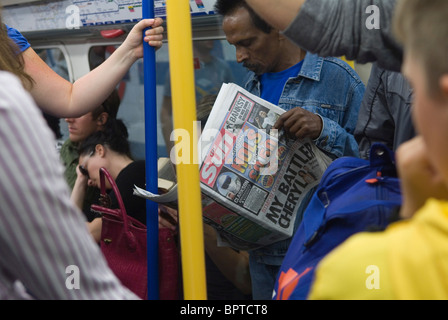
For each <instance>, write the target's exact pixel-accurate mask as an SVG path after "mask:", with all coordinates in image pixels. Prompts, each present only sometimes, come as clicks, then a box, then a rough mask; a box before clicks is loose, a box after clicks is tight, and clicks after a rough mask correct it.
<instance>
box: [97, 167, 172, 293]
mask: <svg viewBox="0 0 448 320" xmlns="http://www.w3.org/2000/svg"><path fill="white" fill-rule="evenodd" d="M106 178H107V180H108V181H109V184H110V185H111V187H112V190H113V192H114V193H115V196H116V198H117V201H118V204H119V208H118V209H111V208H107V207H104V206H100V205H95V204H94V205H92V210H93V211H96V212H100V213H101V214H102V227H101V242H100V246H101V251H102V252H103V255H104V257H105V258H106V260H107V263H108V265H109V267H110V268H111V270H112V271H113V272H114V273H115V275H116V276H117V278H118V279H119V280H120V281H121V283H122V284H123V285H124V286H126V287H127V288H128V289H129V290H131V291H132V292H134V293H135V294H136V295H137V296H138V297H140V298H142V299H147V297H148V286H147V285H148V283H147V282H148V271H147V270H148V269H147V255H146V253H147V251H146V250H147V245H146V232H147V229H146V225H144V224H143V223H141V222H140V221H138V220H136V219H134V218H133V217H130V216H128V215H127V213H126V209H125V206H124V204H123V200H122V198H121V194H120V191H119V190H118V187H117V185H116V183H115V181H114V179H113V178H112V177H111V175H110V174H109V172H108V171H107V170H106V169H105V168H101V169H100V185H101V195H102V196H106V183H105V179H106ZM158 239H159V244H158V246H159V299H160V300H176V299H178V298H179V282H180V281H179V254H178V250H177V245H176V241H175V237H174V234H173V232H172V230H170V229H168V228H163V229H159V238H158Z"/></svg>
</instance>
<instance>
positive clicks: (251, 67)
mask: <svg viewBox="0 0 448 320" xmlns="http://www.w3.org/2000/svg"><path fill="white" fill-rule="evenodd" d="M243 67H244V68H246V69H249V70H250V71H252V72H253V73H255V74H256V75H261V74H263V73H264V72H263V70H262V68H261V66H260V65H259V64H250V63H243Z"/></svg>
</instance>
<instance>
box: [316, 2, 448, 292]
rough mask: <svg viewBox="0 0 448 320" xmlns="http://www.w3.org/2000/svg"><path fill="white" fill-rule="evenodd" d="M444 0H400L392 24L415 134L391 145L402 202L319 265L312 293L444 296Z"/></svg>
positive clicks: (447, 119) (447, 209)
mask: <svg viewBox="0 0 448 320" xmlns="http://www.w3.org/2000/svg"><path fill="white" fill-rule="evenodd" d="M447 16H448V2H447V1H445V0H431V1H427V0H406V1H404V0H401V1H399V5H398V6H397V12H396V16H395V29H396V30H397V35H398V38H399V39H400V40H401V41H402V43H403V45H404V50H405V59H404V64H403V73H404V74H405V76H406V77H407V78H408V79H409V81H410V83H411V84H412V87H413V89H414V105H413V120H414V122H415V126H416V129H417V131H418V132H419V134H420V136H418V137H416V138H414V139H412V140H410V141H408V142H406V143H404V144H403V145H402V146H401V147H400V148H399V149H398V151H397V167H398V172H399V176H400V178H401V181H402V192H403V205H402V208H401V210H400V217H401V218H402V219H403V221H400V222H396V223H394V224H392V225H391V226H389V227H388V228H387V229H386V230H385V231H384V232H380V233H360V234H358V235H355V236H352V237H351V238H349V239H348V240H347V241H346V242H345V243H344V244H342V245H341V246H340V247H338V248H337V249H336V250H335V251H333V252H332V253H330V254H329V255H328V256H327V257H326V258H325V259H324V260H322V262H321V264H320V265H319V266H318V269H317V273H316V278H315V279H316V280H315V283H314V285H313V287H312V289H311V294H310V298H311V299H382V300H391V299H397V300H398V299H400V300H415V299H419V300H423V299H429V300H433V299H434V300H435V299H443V300H446V299H448V285H447V283H448V282H447V278H448V246H447V244H448V166H447V164H448V153H447V148H445V144H446V141H447V139H448V114H447V111H448V62H447V61H448V60H447V59H446V56H447V54H448V44H447V42H446V41H445V40H446V39H447V37H448V23H447V20H446V17H447Z"/></svg>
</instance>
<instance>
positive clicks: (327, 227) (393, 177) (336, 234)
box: [273, 144, 401, 300]
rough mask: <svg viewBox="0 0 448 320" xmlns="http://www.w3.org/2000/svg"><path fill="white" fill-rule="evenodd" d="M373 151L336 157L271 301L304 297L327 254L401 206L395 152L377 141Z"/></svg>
mask: <svg viewBox="0 0 448 320" xmlns="http://www.w3.org/2000/svg"><path fill="white" fill-rule="evenodd" d="M370 155H371V156H370V160H364V159H360V158H353V157H342V158H338V159H336V160H335V161H334V162H333V163H331V164H330V166H329V167H328V168H327V170H326V171H325V173H324V175H323V176H322V179H321V181H320V183H319V185H318V187H317V189H316V192H315V193H314V194H313V196H312V198H311V200H310V203H309V204H308V207H307V208H306V210H305V212H304V214H303V220H302V221H301V223H300V225H299V228H298V230H297V231H296V233H295V234H294V236H293V239H292V241H291V244H290V246H289V249H288V252H287V253H286V256H285V258H284V260H283V264H282V266H281V267H280V271H279V274H278V276H277V280H276V283H275V288H274V296H273V299H276V300H302V299H306V298H307V296H308V292H309V289H310V286H311V283H312V280H313V277H314V271H315V268H316V265H317V264H318V263H319V261H320V260H322V258H323V257H324V256H325V255H326V254H327V253H328V252H330V251H331V250H332V249H334V248H335V247H336V246H338V245H339V244H341V243H342V242H343V241H344V240H346V239H347V238H348V237H350V236H351V235H353V234H354V233H357V232H361V231H366V230H367V229H368V228H369V227H376V228H379V229H384V228H385V227H386V226H387V225H388V224H389V221H390V218H391V217H392V216H393V214H394V213H396V212H397V208H399V207H400V205H401V192H400V183H399V179H398V178H397V173H396V168H395V158H394V153H393V152H392V151H390V150H389V149H388V148H387V147H385V146H384V145H382V144H374V145H373V146H372V148H371V152H370Z"/></svg>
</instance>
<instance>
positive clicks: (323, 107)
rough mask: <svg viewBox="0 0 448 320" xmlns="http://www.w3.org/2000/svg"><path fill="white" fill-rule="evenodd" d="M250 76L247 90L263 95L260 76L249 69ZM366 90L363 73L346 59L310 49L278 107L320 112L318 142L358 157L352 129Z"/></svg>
mask: <svg viewBox="0 0 448 320" xmlns="http://www.w3.org/2000/svg"><path fill="white" fill-rule="evenodd" d="M248 78H249V79H248V81H247V82H246V84H245V88H246V90H248V91H249V92H251V93H253V94H255V95H257V96H260V80H259V77H258V76H257V75H255V74H254V73H253V72H250V73H249V75H248ZM364 90H365V87H364V84H363V82H362V81H361V79H360V77H359V76H358V74H357V73H356V72H355V71H354V70H353V69H352V68H351V67H350V66H349V65H348V64H347V63H345V62H343V61H342V60H339V59H336V58H321V57H318V56H317V55H313V54H310V53H308V54H307V55H306V56H305V60H304V61H303V65H302V69H301V71H300V73H299V74H298V75H297V77H295V78H290V79H289V80H288V81H287V83H286V84H285V87H284V89H283V93H282V95H281V97H280V101H279V107H280V108H282V109H284V110H290V109H293V108H296V107H302V108H304V109H306V110H308V111H311V112H313V113H316V114H318V115H319V116H320V117H321V119H322V122H323V128H322V131H321V134H320V136H319V138H317V139H316V140H315V143H316V146H318V147H319V148H320V149H322V150H324V151H326V152H327V153H330V155H331V156H332V157H333V158H337V157H341V156H355V157H358V156H359V151H358V144H357V142H356V140H355V138H354V136H353V133H354V131H355V127H356V122H357V121H358V111H359V107H360V105H361V101H362V98H363V95H364Z"/></svg>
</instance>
